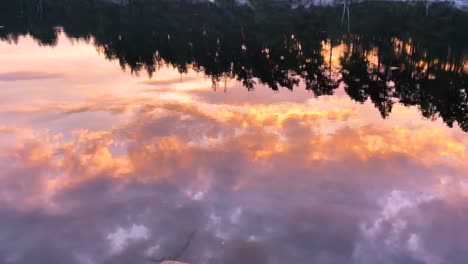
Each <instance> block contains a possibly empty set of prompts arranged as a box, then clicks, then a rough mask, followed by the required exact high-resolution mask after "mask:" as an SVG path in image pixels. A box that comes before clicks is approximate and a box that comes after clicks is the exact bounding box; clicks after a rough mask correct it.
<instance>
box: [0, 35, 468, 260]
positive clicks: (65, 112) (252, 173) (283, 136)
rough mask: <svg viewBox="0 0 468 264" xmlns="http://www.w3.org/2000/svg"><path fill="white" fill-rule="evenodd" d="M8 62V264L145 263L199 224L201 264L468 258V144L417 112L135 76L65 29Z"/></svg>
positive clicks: (0, 137) (28, 43)
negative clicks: (385, 112) (385, 111)
mask: <svg viewBox="0 0 468 264" xmlns="http://www.w3.org/2000/svg"><path fill="white" fill-rule="evenodd" d="M0 60H1V61H2V63H1V65H0V86H1V88H2V89H0V120H1V125H0V147H1V149H2V151H1V152H0V153H1V154H0V168H1V172H0V205H1V206H0V234H1V236H0V259H1V260H2V262H3V263H51V264H55V263H57V264H58V263H147V262H149V261H150V260H151V259H153V258H163V257H168V256H172V255H173V254H175V252H177V251H178V249H179V248H180V247H182V245H183V244H184V242H185V240H186V239H187V237H188V236H189V235H190V234H191V233H192V232H193V231H196V233H195V235H194V237H193V241H192V242H191V244H190V247H189V248H188V249H187V251H186V252H184V254H183V256H182V257H181V260H184V261H187V262H190V263H194V264H195V263H288V262H291V261H293V260H294V262H297V263H463V262H464V261H465V260H466V259H467V258H468V251H467V248H466V245H467V244H468V231H467V229H465V228H463V227H464V225H465V224H466V222H467V221H468V213H467V212H468V196H467V195H468V182H467V176H468V175H467V171H468V162H467V161H468V152H467V147H468V138H467V136H466V133H465V132H463V131H462V129H461V128H459V127H457V126H455V127H454V128H448V127H447V126H446V125H445V124H444V123H443V121H442V120H440V119H438V120H432V121H431V120H427V119H424V118H421V114H420V112H419V110H418V109H417V108H416V107H414V106H412V107H404V106H402V105H400V104H396V105H394V106H393V110H392V115H390V116H389V117H388V118H387V119H382V118H381V116H380V113H379V112H378V111H375V107H374V105H373V104H372V103H371V102H369V101H367V102H365V103H363V104H360V103H356V102H354V101H353V100H352V99H350V98H349V96H348V95H347V94H346V93H345V91H344V87H343V85H342V84H341V85H340V86H339V87H338V88H337V90H336V92H335V94H334V95H333V96H328V95H325V96H322V97H319V98H315V97H314V96H313V94H312V93H311V92H309V91H307V90H306V89H304V87H299V88H298V89H295V90H294V92H291V91H288V90H280V91H279V92H273V91H271V90H270V89H268V88H267V87H266V86H262V85H259V86H257V87H256V89H255V90H253V91H249V92H248V91H247V90H246V89H245V88H244V87H243V86H242V84H241V83H240V82H237V81H235V80H227V82H226V85H225V87H218V88H217V89H216V91H214V89H213V86H212V81H211V80H210V79H209V78H205V76H204V75H203V74H201V73H195V72H194V71H192V70H188V73H186V74H180V73H179V72H178V71H177V70H176V69H174V68H172V67H169V66H168V67H164V68H163V69H160V70H159V71H157V72H156V73H154V76H153V77H152V78H151V79H148V78H147V77H143V76H142V77H134V76H131V75H130V74H127V73H122V72H121V70H120V68H119V65H118V64H117V63H115V62H113V61H107V60H106V59H105V58H103V56H102V55H100V54H99V52H98V50H96V48H95V47H94V46H93V45H91V44H86V43H83V42H76V41H75V43H73V44H72V43H71V41H70V40H68V39H67V38H66V37H65V36H64V35H63V34H60V35H59V39H58V43H57V46H55V47H54V48H51V47H40V46H38V45H37V43H36V42H35V41H34V40H33V39H32V38H31V37H20V39H19V41H18V44H17V45H12V44H9V43H6V42H1V43H0ZM300 85H302V86H303V84H300Z"/></svg>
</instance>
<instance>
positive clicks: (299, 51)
mask: <svg viewBox="0 0 468 264" xmlns="http://www.w3.org/2000/svg"><path fill="white" fill-rule="evenodd" d="M39 2H40V3H41V5H42V6H43V7H41V9H43V10H47V13H44V14H43V15H42V17H41V18H40V19H39V18H38V17H37V10H38V9H37V8H38V3H39ZM253 2H255V1H253ZM224 5H225V6H221V7H220V6H215V5H211V4H198V5H187V4H182V3H177V4H175V3H168V2H164V1H161V2H152V3H144V1H136V2H135V3H133V4H131V5H129V6H125V7H122V6H116V5H112V4H108V3H102V2H101V1H98V0H83V1H78V0H67V1H58V0H22V1H21V2H20V3H19V4H18V3H16V2H15V1H2V2H1V3H0V7H1V9H0V10H1V11H0V12H1V16H0V23H2V24H5V26H6V27H5V28H4V29H3V30H0V39H4V40H7V41H11V42H16V41H17V39H18V37H19V36H21V35H25V34H30V35H32V36H33V37H34V38H35V39H36V40H37V41H38V42H39V44H41V45H51V46H53V45H56V43H57V32H56V30H54V27H55V26H62V27H63V30H64V32H65V33H66V34H67V36H68V37H70V38H74V39H82V40H85V41H90V40H92V41H93V43H94V45H96V47H97V48H98V50H99V51H100V52H102V54H103V55H104V56H105V57H106V58H108V59H110V60H118V61H119V63H120V65H121V66H122V68H123V69H129V70H130V72H132V73H133V74H141V73H142V72H147V74H148V75H149V76H151V75H152V74H153V73H154V72H155V71H157V70H158V69H159V68H161V67H163V66H165V65H171V66H173V67H175V68H177V69H178V70H179V71H180V72H181V73H184V72H187V71H188V70H189V68H190V69H193V70H195V71H199V72H203V73H204V74H206V76H208V77H210V78H211V79H212V81H213V84H214V85H218V84H219V83H222V82H223V81H224V80H227V79H237V80H238V81H240V82H242V83H243V85H244V86H245V87H247V88H248V89H253V88H254V87H255V84H257V83H262V84H266V85H268V86H269V87H270V88H271V89H274V90H278V89H280V88H281V87H286V88H288V89H294V88H295V87H296V86H298V85H299V84H300V83H301V82H302V83H303V84H304V85H305V87H306V88H307V89H308V90H310V91H311V92H312V93H313V94H314V95H315V96H321V95H331V94H333V93H334V91H335V89H336V88H337V87H338V84H339V83H340V82H344V84H345V90H346V92H347V93H348V95H349V96H350V97H351V98H353V100H356V101H357V102H361V103H363V102H365V101H367V100H370V101H371V102H372V103H373V104H374V105H375V107H376V108H377V109H378V110H379V111H380V113H381V115H382V117H387V116H388V115H389V114H390V113H391V110H392V105H393V104H394V103H395V102H397V101H398V102H400V103H402V104H404V105H415V106H419V108H420V109H421V112H422V114H423V115H424V116H425V117H427V118H436V117H438V116H440V117H442V119H443V120H444V121H445V122H446V123H447V124H448V125H450V126H451V125H453V123H454V122H455V121H456V122H457V123H458V124H459V126H460V127H461V128H462V129H463V130H465V131H468V127H467V126H468V125H467V121H466V119H467V115H468V114H467V100H468V99H467V96H466V88H467V77H466V76H467V66H466V65H467V55H466V52H467V51H466V44H465V43H467V41H468V39H467V38H468V37H467V34H466V33H465V25H466V24H468V18H467V17H468V16H467V15H465V14H464V13H462V12H458V11H454V10H453V9H450V8H447V6H446V5H434V6H433V7H431V12H430V14H429V15H428V16H425V6H424V5H421V6H419V5H416V6H414V5H413V6H410V5H406V4H399V3H366V4H360V5H359V6H355V7H354V8H353V17H355V18H356V19H353V25H352V28H353V32H354V33H352V34H346V35H343V33H342V31H341V30H340V21H337V20H336V18H337V17H338V20H339V17H340V15H341V12H342V10H341V8H340V7H336V8H334V7H322V8H318V7H317V8H314V9H312V10H309V11H304V10H302V11H301V10H296V11H290V10H289V9H287V8H285V7H282V6H281V5H278V6H274V7H273V6H272V5H267V4H266V2H265V3H264V2H261V1H258V2H257V3H256V4H255V7H256V9H255V11H253V10H252V9H249V8H243V7H237V8H234V5H233V4H232V3H230V2H229V1H225V3H224ZM162 10H164V11H162ZM254 12H255V13H254ZM377 13H378V14H379V15H378V16H376V15H375V14H377ZM402 18H404V19H402ZM431 29H436V30H431ZM324 43H325V44H324ZM330 43H332V44H333V46H336V45H338V44H339V45H343V46H344V47H345V51H344V54H341V55H340V56H341V58H340V62H341V65H335V66H339V69H333V68H332V66H331V60H332V54H331V53H330V55H329V56H330V57H326V58H325V57H324V56H323V54H322V51H323V49H324V47H323V45H329V44H330ZM335 56H337V54H335ZM336 70H338V71H340V74H332V72H334V71H336Z"/></svg>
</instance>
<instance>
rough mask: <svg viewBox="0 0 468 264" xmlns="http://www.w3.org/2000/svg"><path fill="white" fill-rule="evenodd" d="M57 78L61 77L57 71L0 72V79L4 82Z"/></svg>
mask: <svg viewBox="0 0 468 264" xmlns="http://www.w3.org/2000/svg"><path fill="white" fill-rule="evenodd" d="M58 78H63V75H62V74H59V73H46V72H7V73H0V81H5V82H13V81H31V80H45V79H58Z"/></svg>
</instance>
